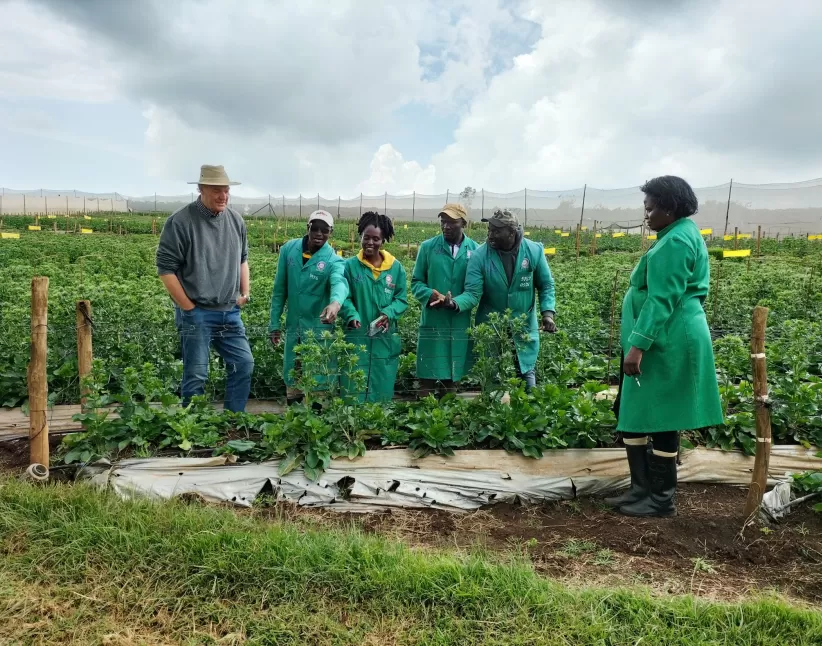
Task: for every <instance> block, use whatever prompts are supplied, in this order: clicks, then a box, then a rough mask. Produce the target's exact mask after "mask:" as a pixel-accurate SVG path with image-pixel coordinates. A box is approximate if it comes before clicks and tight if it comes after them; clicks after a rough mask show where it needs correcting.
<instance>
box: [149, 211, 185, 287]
mask: <svg viewBox="0 0 822 646" xmlns="http://www.w3.org/2000/svg"><path fill="white" fill-rule="evenodd" d="M185 247H186V238H185V236H184V235H183V233H182V231H180V228H179V227H178V226H177V223H176V221H175V220H174V218H173V217H172V218H168V219H167V220H166V222H165V224H164V225H163V231H162V233H160V243H159V245H158V246H157V256H156V263H157V275H158V276H165V275H169V274H174V275H176V274H177V272H178V271H179V270H180V269H181V268H182V266H183V264H184V263H185Z"/></svg>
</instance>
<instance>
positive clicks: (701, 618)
mask: <svg viewBox="0 0 822 646" xmlns="http://www.w3.org/2000/svg"><path fill="white" fill-rule="evenodd" d="M0 550H2V558H1V559H0V643H23V644H25V643H38V644H39V643H78V644H79V643H83V644H90V643H109V644H140V643H147V644H151V643H169V642H172V643H185V644H216V643H222V644H234V643H236V644H239V643H242V644H381V645H383V644H386V645H387V644H442V645H445V644H455V645H456V644H459V645H461V646H462V645H468V644H549V645H551V644H563V645H568V644H592V645H593V644H597V645H608V646H617V645H621V644H626V645H627V644H637V643H642V644H643V645H650V644H666V645H669V644H681V645H686V646H695V645H697V644H723V645H730V644H745V645H753V644H756V645H757V646H767V645H774V646H776V645H779V646H783V645H787V644H792V645H802V644H808V645H810V644H818V643H820V642H822V615H820V614H819V613H813V612H811V611H809V610H803V609H798V608H793V607H790V606H787V605H784V604H782V603H781V602H777V601H773V600H757V601H752V602H750V603H744V604H738V605H724V604H716V603H707V602H701V601H697V600H694V599H692V598H687V597H684V598H672V599H661V598H654V597H652V596H650V595H649V594H646V593H644V592H642V591H637V590H616V589H608V590H578V589H569V588H565V587H562V586H560V585H558V584H556V583H553V582H551V581H548V580H545V579H543V578H540V577H539V576H537V575H536V574H535V573H534V571H533V569H532V568H531V567H530V565H528V564H527V563H525V562H524V561H516V560H514V561H512V562H506V563H500V562H493V561H490V560H488V557H487V556H483V555H478V554H475V555H459V554H458V555H454V554H448V553H443V552H430V551H424V552H423V551H414V550H411V549H408V548H406V547H404V546H402V545H401V544H397V543H393V542H390V541H387V540H385V539H381V538H378V537H374V536H366V535H363V534H362V533H361V532H358V531H355V530H353V529H351V530H347V531H340V530H337V531H323V530H310V531H306V530H305V529H304V528H303V529H300V528H298V527H297V526H295V525H293V524H290V523H288V522H286V521H275V522H273V523H272V522H263V521H261V520H258V519H253V518H250V517H243V516H238V515H236V514H234V513H232V512H231V511H228V510H223V509H216V508H205V507H200V506H197V505H186V504H184V503H167V504H156V503H150V502H145V501H132V502H121V501H118V500H116V499H114V498H112V497H110V496H104V495H101V494H98V493H96V492H93V491H91V490H89V489H87V488H85V487H80V486H76V487H66V486H50V487H45V488H36V487H32V486H29V485H25V484H21V483H19V482H16V481H5V482H3V483H2V484H1V485H0Z"/></svg>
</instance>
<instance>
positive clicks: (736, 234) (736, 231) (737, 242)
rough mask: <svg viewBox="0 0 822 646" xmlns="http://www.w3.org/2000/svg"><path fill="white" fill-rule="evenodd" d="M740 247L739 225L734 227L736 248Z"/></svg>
mask: <svg viewBox="0 0 822 646" xmlns="http://www.w3.org/2000/svg"><path fill="white" fill-rule="evenodd" d="M738 248H739V227H734V249H738Z"/></svg>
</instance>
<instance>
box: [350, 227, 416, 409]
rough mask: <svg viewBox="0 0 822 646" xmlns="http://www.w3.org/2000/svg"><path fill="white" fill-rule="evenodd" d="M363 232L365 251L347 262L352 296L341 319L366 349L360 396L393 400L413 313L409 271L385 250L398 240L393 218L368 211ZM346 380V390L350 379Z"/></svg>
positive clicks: (353, 339) (361, 363)
mask: <svg viewBox="0 0 822 646" xmlns="http://www.w3.org/2000/svg"><path fill="white" fill-rule="evenodd" d="M357 231H358V232H359V234H360V244H361V246H362V249H361V250H360V252H359V254H357V255H356V256H355V257H354V258H349V259H348V260H347V261H346V263H345V278H346V279H347V281H348V286H349V290H350V293H349V296H348V298H347V299H346V301H345V303H344V304H343V307H342V310H341V315H342V318H343V322H344V323H345V325H346V330H347V331H346V339H347V340H348V341H349V342H350V343H355V344H357V345H358V346H361V347H362V350H361V352H360V361H359V368H360V369H361V370H363V371H364V372H365V391H364V392H360V393H357V394H358V396H359V397H360V399H361V400H364V401H391V399H393V397H394V383H395V382H396V380H397V369H398V368H399V357H400V350H401V349H402V340H401V338H400V334H399V330H398V329H397V322H398V321H399V318H400V316H402V314H403V312H405V310H407V309H408V287H407V280H406V274H405V268H404V267H403V266H402V263H401V262H399V261H398V260H397V259H396V258H394V256H392V255H391V254H390V253H388V252H387V251H385V250H383V249H382V245H383V243H385V242H388V241H390V240H391V238H393V237H394V225H393V224H392V222H391V220H390V219H389V218H388V216H386V215H380V214H379V213H375V212H373V211H369V212H367V213H363V215H362V217H361V218H360V221H359V223H358V224H357ZM341 381H342V382H343V388H344V389H345V388H346V384H345V380H344V379H342V380H341ZM349 390H350V388H349Z"/></svg>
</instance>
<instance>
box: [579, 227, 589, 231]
mask: <svg viewBox="0 0 822 646" xmlns="http://www.w3.org/2000/svg"><path fill="white" fill-rule="evenodd" d="M587 230H588V227H580V231H587Z"/></svg>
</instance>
